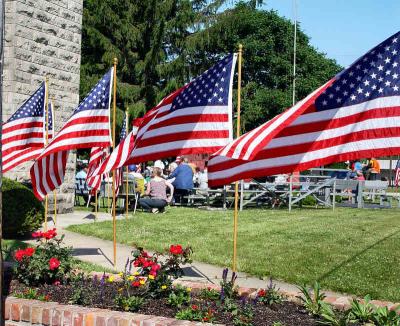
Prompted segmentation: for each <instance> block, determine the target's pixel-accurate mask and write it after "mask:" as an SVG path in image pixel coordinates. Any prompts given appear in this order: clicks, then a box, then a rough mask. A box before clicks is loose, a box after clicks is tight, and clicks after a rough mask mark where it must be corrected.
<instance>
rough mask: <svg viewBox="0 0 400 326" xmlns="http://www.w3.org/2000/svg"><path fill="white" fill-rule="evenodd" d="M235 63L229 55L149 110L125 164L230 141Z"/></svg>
mask: <svg viewBox="0 0 400 326" xmlns="http://www.w3.org/2000/svg"><path fill="white" fill-rule="evenodd" d="M235 63H236V54H230V55H228V56H227V57H225V58H223V59H222V60H220V61H219V62H218V63H217V64H215V65H214V66H213V67H211V68H210V69H208V70H207V71H206V72H204V73H203V74H201V75H200V76H198V77H197V78H196V79H194V80H193V81H192V82H190V83H189V84H187V85H185V86H184V87H182V88H180V89H178V90H177V91H175V92H174V93H172V94H170V95H169V96H167V97H166V98H164V99H163V100H162V101H161V103H160V104H158V105H157V106H156V107H155V108H153V109H152V110H151V111H149V112H148V114H147V115H146V116H145V118H144V121H143V123H142V125H141V127H140V128H139V131H138V134H137V140H136V144H135V148H134V150H133V151H132V153H131V155H130V159H129V162H128V163H140V162H145V161H154V160H157V159H160V158H163V157H170V156H177V155H184V154H196V153H210V154H211V153H214V152H215V151H217V150H218V149H220V148H221V147H222V146H225V145H226V144H227V143H228V142H229V141H231V140H232V81H233V76H234V69H235Z"/></svg>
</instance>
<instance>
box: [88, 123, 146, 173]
mask: <svg viewBox="0 0 400 326" xmlns="http://www.w3.org/2000/svg"><path fill="white" fill-rule="evenodd" d="M142 121H143V118H137V119H134V120H133V123H132V130H131V132H130V133H129V134H128V135H127V136H126V137H125V138H121V140H120V142H119V144H118V146H117V147H115V149H114V150H113V152H112V153H111V154H110V155H108V156H107V157H106V158H105V159H104V161H103V162H102V163H101V164H100V165H99V166H98V167H97V168H96V169H95V170H93V171H89V173H88V176H93V177H96V176H98V175H104V174H108V173H110V172H111V171H113V170H116V169H119V168H121V167H123V166H125V165H127V160H128V158H129V154H130V153H131V152H132V150H133V146H134V145H135V139H136V134H137V132H138V129H139V126H140V124H141V123H142Z"/></svg>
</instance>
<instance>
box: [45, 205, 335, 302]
mask: <svg viewBox="0 0 400 326" xmlns="http://www.w3.org/2000/svg"><path fill="white" fill-rule="evenodd" d="M123 218H125V217H124V216H122V215H120V216H117V219H123ZM93 220H94V215H93V214H91V213H89V212H86V211H75V212H74V213H69V214H63V215H58V217H57V229H58V232H59V234H65V239H64V242H65V244H66V245H67V246H71V247H73V248H74V250H73V255H74V256H75V257H76V258H78V259H80V260H83V261H87V262H90V263H94V264H97V265H100V266H103V267H106V268H108V269H113V263H112V260H113V243H112V241H107V240H102V239H99V238H95V237H90V236H85V235H81V234H78V233H74V232H70V231H67V230H65V228H66V227H67V226H69V225H72V224H83V223H93ZM105 220H111V216H110V214H108V213H99V214H98V221H105ZM53 225H54V224H53V222H52V221H49V224H48V227H49V228H52V227H53ZM133 249H134V248H133V247H130V246H127V245H123V244H117V266H116V270H117V271H122V270H124V267H125V264H126V260H127V258H128V257H131V252H132V250H133ZM222 270H223V268H222V267H217V266H213V265H209V264H204V263H200V262H193V263H192V264H191V265H189V266H187V267H185V268H184V271H185V277H184V278H183V280H187V281H196V282H211V283H214V284H217V285H218V284H219V282H220V280H221V275H222ZM236 283H237V284H238V285H239V286H241V287H248V288H266V287H268V284H269V279H260V278H256V277H250V276H248V275H246V274H245V273H238V278H237V281H236ZM274 284H275V285H276V287H277V288H279V289H281V290H283V291H285V292H298V288H297V286H295V285H292V284H288V283H284V282H280V281H275V280H274ZM325 293H326V294H327V295H328V296H332V297H336V298H339V297H342V296H343V295H342V294H338V293H332V292H325Z"/></svg>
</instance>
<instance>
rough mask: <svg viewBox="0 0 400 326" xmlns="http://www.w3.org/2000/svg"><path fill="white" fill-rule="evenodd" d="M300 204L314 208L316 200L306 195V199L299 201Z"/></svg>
mask: <svg viewBox="0 0 400 326" xmlns="http://www.w3.org/2000/svg"><path fill="white" fill-rule="evenodd" d="M301 203H302V205H304V206H315V205H317V200H316V199H315V198H314V197H313V196H311V195H308V196H307V197H306V198H304V199H303V200H302V201H301Z"/></svg>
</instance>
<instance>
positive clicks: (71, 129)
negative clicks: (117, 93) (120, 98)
mask: <svg viewBox="0 0 400 326" xmlns="http://www.w3.org/2000/svg"><path fill="white" fill-rule="evenodd" d="M112 81H113V69H110V71H109V72H108V73H106V74H105V75H104V76H103V78H102V79H101V80H100V81H99V82H98V83H97V84H96V86H95V87H94V88H93V89H92V90H91V91H90V93H89V94H88V95H87V96H86V98H85V99H84V100H83V101H82V102H81V103H80V104H79V106H78V107H77V108H76V109H75V111H74V112H73V114H72V116H71V117H70V118H69V119H68V121H67V123H66V124H65V125H64V126H63V128H62V129H61V130H60V132H59V133H58V134H57V135H56V136H55V137H54V138H53V140H52V141H51V142H50V143H49V145H48V146H47V147H46V148H45V149H44V151H43V152H42V154H41V155H40V156H39V157H38V158H37V160H36V162H35V164H34V165H33V167H32V168H31V171H30V172H31V179H32V186H33V191H34V193H35V196H36V197H37V198H38V199H39V200H43V198H44V197H45V196H46V195H47V194H48V193H49V192H51V191H52V190H54V189H55V188H56V187H58V186H60V185H61V184H62V182H63V179H64V174H65V168H66V162H67V157H68V152H69V150H72V149H78V148H92V147H108V146H110V143H111V137H110V100H111V89H112Z"/></svg>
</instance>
